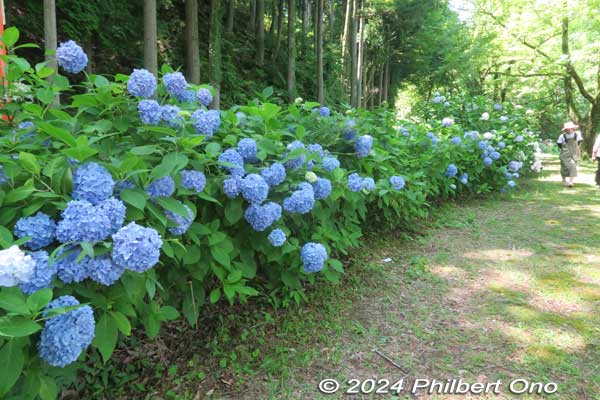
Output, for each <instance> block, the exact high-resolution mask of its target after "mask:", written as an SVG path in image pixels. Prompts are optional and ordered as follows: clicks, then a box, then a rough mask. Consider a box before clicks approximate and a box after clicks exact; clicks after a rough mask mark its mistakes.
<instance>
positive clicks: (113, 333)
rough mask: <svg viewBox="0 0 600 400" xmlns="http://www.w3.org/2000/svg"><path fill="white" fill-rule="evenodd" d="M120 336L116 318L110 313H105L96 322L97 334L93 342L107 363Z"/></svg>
mask: <svg viewBox="0 0 600 400" xmlns="http://www.w3.org/2000/svg"><path fill="white" fill-rule="evenodd" d="M118 336H119V332H118V330H117V323H116V322H115V320H114V318H112V317H111V316H110V315H109V314H106V313H105V314H103V315H102V317H100V320H99V321H98V322H97V323H96V334H95V336H94V340H93V341H92V344H93V345H94V346H95V347H96V348H97V349H98V350H99V351H100V354H102V359H103V360H104V363H105V364H106V362H107V361H108V359H109V358H110V356H111V355H112V353H113V351H114V350H115V347H116V346H117V338H118Z"/></svg>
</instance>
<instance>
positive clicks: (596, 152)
mask: <svg viewBox="0 0 600 400" xmlns="http://www.w3.org/2000/svg"><path fill="white" fill-rule="evenodd" d="M592 161H597V162H598V168H597V169H596V186H598V187H599V188H600V135H598V136H596V141H595V142H594V147H593V148H592Z"/></svg>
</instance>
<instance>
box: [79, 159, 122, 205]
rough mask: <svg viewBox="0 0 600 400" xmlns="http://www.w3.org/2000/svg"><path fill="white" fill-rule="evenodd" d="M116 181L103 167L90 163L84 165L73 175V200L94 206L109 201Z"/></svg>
mask: <svg viewBox="0 0 600 400" xmlns="http://www.w3.org/2000/svg"><path fill="white" fill-rule="evenodd" d="M114 187H115V181H114V180H113V178H112V175H111V174H110V172H108V171H107V170H106V168H104V167H103V166H101V165H99V164H96V163H93V162H90V163H86V164H83V165H81V166H79V167H77V169H76V170H75V173H74V174H73V195H72V197H73V199H74V200H85V201H88V202H90V203H92V204H98V203H99V202H101V201H103V200H106V199H108V198H109V197H110V196H112V194H113V188H114Z"/></svg>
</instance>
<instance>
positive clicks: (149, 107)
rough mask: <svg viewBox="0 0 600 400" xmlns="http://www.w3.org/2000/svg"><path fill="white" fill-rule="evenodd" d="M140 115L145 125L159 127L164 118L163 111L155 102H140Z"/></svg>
mask: <svg viewBox="0 0 600 400" xmlns="http://www.w3.org/2000/svg"><path fill="white" fill-rule="evenodd" d="M137 109H138V114H139V115H140V119H141V120H142V123H143V124H146V125H158V123H159V122H160V118H161V116H162V112H161V111H162V109H161V107H160V105H159V104H158V103H157V102H156V101H155V100H140V102H139V103H138V107H137Z"/></svg>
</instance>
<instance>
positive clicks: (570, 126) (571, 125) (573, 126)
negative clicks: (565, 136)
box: [562, 121, 579, 131]
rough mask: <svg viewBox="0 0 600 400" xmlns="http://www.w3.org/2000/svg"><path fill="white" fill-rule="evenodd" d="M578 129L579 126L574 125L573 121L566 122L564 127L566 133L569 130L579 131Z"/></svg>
mask: <svg viewBox="0 0 600 400" xmlns="http://www.w3.org/2000/svg"><path fill="white" fill-rule="evenodd" d="M577 128H579V125H575V124H574V123H573V121H568V122H565V124H564V125H563V128H562V130H563V131H566V130H567V129H577Z"/></svg>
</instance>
